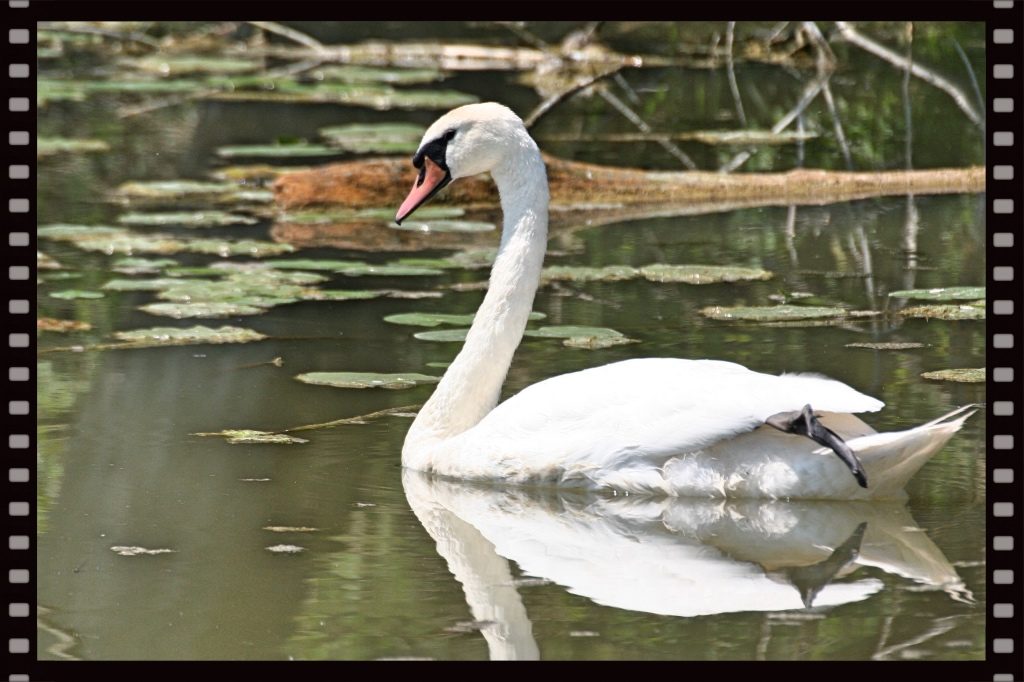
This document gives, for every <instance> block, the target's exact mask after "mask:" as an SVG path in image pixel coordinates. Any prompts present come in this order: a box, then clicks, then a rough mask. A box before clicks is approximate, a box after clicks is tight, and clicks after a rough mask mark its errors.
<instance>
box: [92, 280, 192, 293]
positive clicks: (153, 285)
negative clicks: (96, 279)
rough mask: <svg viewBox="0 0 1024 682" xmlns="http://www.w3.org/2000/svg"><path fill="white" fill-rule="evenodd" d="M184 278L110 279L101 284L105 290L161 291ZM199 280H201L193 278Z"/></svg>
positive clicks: (175, 284)
mask: <svg viewBox="0 0 1024 682" xmlns="http://www.w3.org/2000/svg"><path fill="white" fill-rule="evenodd" d="M183 281H185V280H181V279H173V278H170V277H167V278H157V279H112V280H109V281H108V282H107V283H106V284H104V285H103V288H104V289H106V290H107V291H161V290H163V289H166V288H168V287H173V286H180V285H181V284H182V282H183ZM193 281H199V282H201V281H202V280H193Z"/></svg>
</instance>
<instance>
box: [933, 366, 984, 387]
mask: <svg viewBox="0 0 1024 682" xmlns="http://www.w3.org/2000/svg"><path fill="white" fill-rule="evenodd" d="M921 378H923V379H931V380H932V381H955V382H958V383H964V384H979V383H984V382H985V368H984V367H978V368H975V369H940V370H937V371H934V372H922V373H921Z"/></svg>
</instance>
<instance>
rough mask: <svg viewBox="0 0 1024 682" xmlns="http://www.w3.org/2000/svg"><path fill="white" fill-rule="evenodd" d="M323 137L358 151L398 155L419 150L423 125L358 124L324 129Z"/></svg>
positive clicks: (344, 147)
mask: <svg viewBox="0 0 1024 682" xmlns="http://www.w3.org/2000/svg"><path fill="white" fill-rule="evenodd" d="M320 136H321V137H322V138H324V139H325V140H327V141H329V142H330V143H331V144H332V145H334V146H335V147H338V148H340V149H344V150H345V151H349V152H355V153H357V154H367V153H374V154H398V153H406V152H408V151H410V150H415V149H416V147H417V146H418V145H419V143H420V138H422V137H423V128H422V127H421V126H417V125H412V124H409V123H377V124H364V123H357V124H354V125H345V126H332V127H330V128H321V129H320Z"/></svg>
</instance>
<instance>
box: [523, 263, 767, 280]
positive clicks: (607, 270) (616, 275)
mask: <svg viewBox="0 0 1024 682" xmlns="http://www.w3.org/2000/svg"><path fill="white" fill-rule="evenodd" d="M772 276H773V275H772V273H771V272H769V271H768V270H761V269H759V268H745V267H739V266H733V265H673V264H668V263H654V264H651V265H644V266H642V267H639V268H634V267H631V266H629V265H606V266H604V267H600V268H597V267H586V266H572V265H555V266H551V267H547V268H544V271H543V273H542V275H541V277H542V279H543V280H544V281H547V282H552V281H567V282H621V281H624V280H630V279H636V278H639V277H643V278H644V279H646V280H649V281H651V282H679V283H684V284H717V283H719V282H746V281H754V280H765V279H770V278H771V277H772Z"/></svg>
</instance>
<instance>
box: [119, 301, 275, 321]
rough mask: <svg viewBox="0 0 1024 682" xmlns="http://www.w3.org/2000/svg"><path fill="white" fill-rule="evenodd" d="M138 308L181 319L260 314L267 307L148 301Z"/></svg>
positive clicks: (218, 303) (221, 303) (225, 303)
mask: <svg viewBox="0 0 1024 682" xmlns="http://www.w3.org/2000/svg"><path fill="white" fill-rule="evenodd" d="M139 310H141V311H143V312H147V313H149V314H150V315H160V316H163V317H173V318H174V319H176V320H181V319H184V318H189V317H200V318H207V319H208V318H215V317H235V316H241V315H260V314H262V313H265V312H267V308H264V307H259V306H253V305H245V304H243V303H234V302H217V301H214V302H200V303H148V304H146V305H142V306H139Z"/></svg>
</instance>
